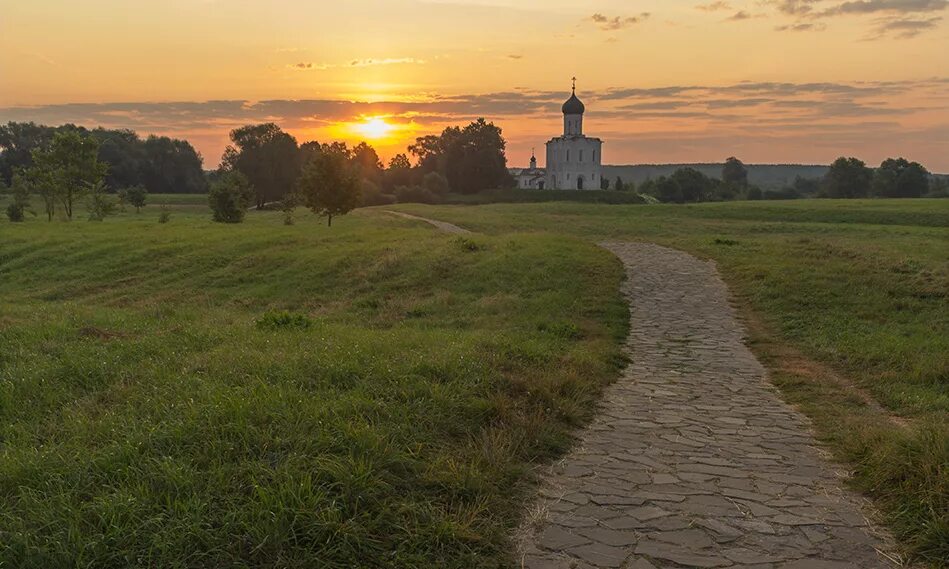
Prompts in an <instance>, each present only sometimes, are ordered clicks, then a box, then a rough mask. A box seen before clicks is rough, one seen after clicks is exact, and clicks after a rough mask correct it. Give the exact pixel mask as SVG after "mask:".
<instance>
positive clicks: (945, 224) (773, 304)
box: [397, 200, 949, 566]
mask: <svg viewBox="0 0 949 569" xmlns="http://www.w3.org/2000/svg"><path fill="white" fill-rule="evenodd" d="M397 208H398V209H402V210H405V211H410V212H412V213H415V214H418V215H425V216H429V217H435V218H438V219H442V220H446V221H451V222H454V223H458V224H461V225H463V226H464V227H467V228H469V229H472V230H474V231H478V232H481V233H484V234H488V235H506V234H510V233H511V232H545V233H546V232H556V233H558V234H561V235H568V236H571V237H577V236H579V237H583V238H585V239H589V240H591V241H596V240H601V239H631V240H644V241H653V242H657V243H660V244H664V245H668V246H671V247H676V248H679V249H683V250H686V251H689V252H692V253H694V254H696V255H699V256H701V257H704V258H710V259H714V260H715V261H716V263H717V264H718V266H719V269H720V270H721V272H722V273H723V275H724V277H725V279H726V281H727V282H728V283H729V285H730V287H731V289H732V292H733V294H734V295H735V297H736V301H737V302H738V304H739V306H740V307H741V308H742V310H743V314H744V316H745V317H746V320H747V321H748V324H749V329H750V332H751V341H752V343H753V345H752V347H753V349H755V351H756V352H757V354H758V355H759V357H761V359H762V360H763V361H764V362H765V363H766V365H768V367H769V368H770V370H771V375H772V378H773V380H774V381H775V383H777V384H778V386H779V387H780V388H781V389H782V390H783V392H784V394H785V397H786V398H787V399H788V400H789V401H791V402H793V403H795V404H797V405H799V406H800V407H801V409H802V410H803V411H805V412H806V413H807V414H808V415H809V416H810V417H812V418H813V420H814V422H815V427H816V429H817V434H818V435H819V436H820V437H821V438H822V439H823V440H824V441H826V442H827V443H828V445H829V447H830V448H831V450H833V451H834V453H835V454H836V456H837V457H838V458H839V459H840V460H842V461H843V462H844V463H845V464H847V465H849V466H850V467H851V468H852V469H853V474H854V479H853V483H854V486H855V487H857V488H859V489H860V490H862V491H864V492H865V493H867V494H868V495H870V496H872V497H874V498H875V499H876V502H877V504H878V505H879V506H880V508H881V509H882V510H883V513H884V517H885V520H886V521H887V522H888V525H889V526H890V527H891V528H892V529H893V531H894V532H895V533H896V534H897V536H898V538H899V539H900V541H901V543H902V545H903V546H904V547H905V548H906V551H907V552H909V553H911V554H912V555H914V556H916V557H917V558H920V559H923V560H926V561H928V562H931V563H932V564H934V565H936V566H945V565H946V564H949V200H898V201H897V200H868V201H825V200H799V201H791V202H731V203H719V204H702V205H694V206H659V205H656V206H609V207H607V206H597V205H588V204H561V203H557V204H533V205H495V206H479V207H467V208H464V207H445V206H441V207H431V206H397Z"/></svg>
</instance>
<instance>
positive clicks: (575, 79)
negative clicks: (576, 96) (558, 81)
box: [573, 77, 577, 93]
mask: <svg viewBox="0 0 949 569" xmlns="http://www.w3.org/2000/svg"><path fill="white" fill-rule="evenodd" d="M573 92H574V93H576V92H577V78H576V77H574V78H573Z"/></svg>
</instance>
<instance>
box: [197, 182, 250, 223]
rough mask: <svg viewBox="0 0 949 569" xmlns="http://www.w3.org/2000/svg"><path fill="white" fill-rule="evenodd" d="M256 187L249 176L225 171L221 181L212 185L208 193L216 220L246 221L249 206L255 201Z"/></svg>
mask: <svg viewBox="0 0 949 569" xmlns="http://www.w3.org/2000/svg"><path fill="white" fill-rule="evenodd" d="M255 195H256V194H255V193H254V187H253V186H252V185H251V184H250V181H249V180H248V179H247V176H244V175H243V174H241V173H240V172H237V171H230V172H225V173H224V174H223V175H222V176H221V179H220V180H219V181H217V182H216V183H215V184H214V185H212V186H211V191H210V192H209V193H208V205H210V206H211V212H212V213H213V219H214V221H216V222H218V223H240V222H242V221H244V215H245V214H246V213H247V208H249V207H250V204H252V203H254V198H255Z"/></svg>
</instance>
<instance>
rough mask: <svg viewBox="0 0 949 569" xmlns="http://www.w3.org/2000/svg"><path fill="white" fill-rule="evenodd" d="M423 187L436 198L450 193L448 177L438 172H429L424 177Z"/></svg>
mask: <svg viewBox="0 0 949 569" xmlns="http://www.w3.org/2000/svg"><path fill="white" fill-rule="evenodd" d="M422 187H423V188H425V189H426V190H428V191H429V192H430V193H431V194H432V195H433V196H435V197H436V198H442V197H444V196H445V195H447V194H448V190H449V186H448V178H446V177H445V176H442V175H441V174H439V173H438V172H429V173H428V174H425V177H424V178H422Z"/></svg>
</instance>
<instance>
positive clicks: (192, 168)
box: [141, 136, 208, 194]
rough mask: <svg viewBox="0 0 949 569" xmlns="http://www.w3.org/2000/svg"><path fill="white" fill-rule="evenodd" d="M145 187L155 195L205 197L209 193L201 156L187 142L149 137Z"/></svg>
mask: <svg viewBox="0 0 949 569" xmlns="http://www.w3.org/2000/svg"><path fill="white" fill-rule="evenodd" d="M142 148H143V152H144V155H145V162H144V164H143V165H142V173H141V184H143V185H144V186H145V189H147V190H148V191H149V193H152V194H203V193H205V192H207V191H208V180H207V178H206V177H205V175H204V168H203V166H202V164H203V159H202V158H201V155H200V154H199V153H198V152H197V151H196V150H195V149H194V147H193V146H191V144H190V143H189V142H188V141H186V140H178V139H172V138H168V137H167V136H149V137H148V139H147V140H145V142H144V143H143V144H142Z"/></svg>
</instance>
